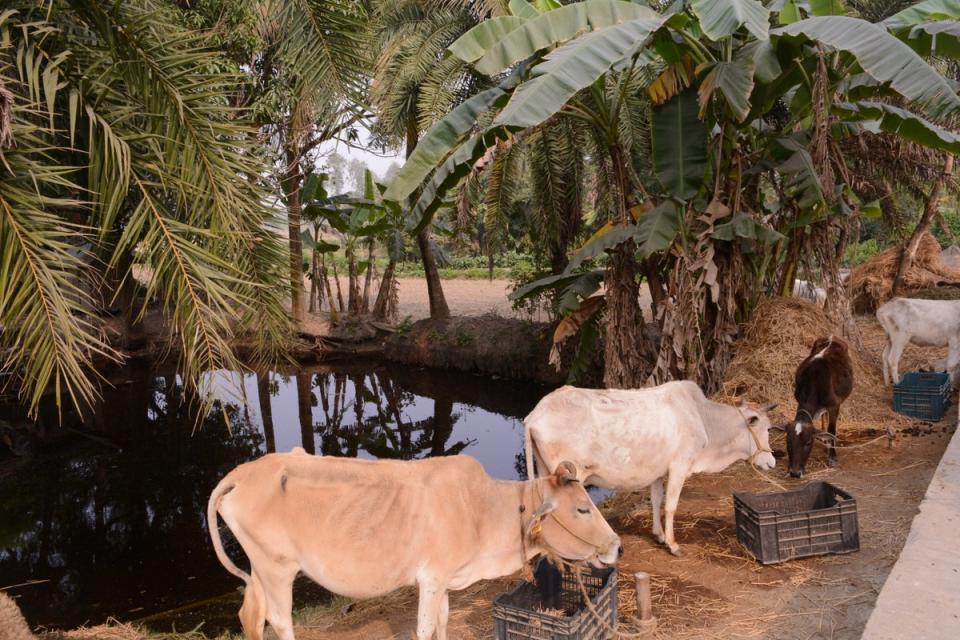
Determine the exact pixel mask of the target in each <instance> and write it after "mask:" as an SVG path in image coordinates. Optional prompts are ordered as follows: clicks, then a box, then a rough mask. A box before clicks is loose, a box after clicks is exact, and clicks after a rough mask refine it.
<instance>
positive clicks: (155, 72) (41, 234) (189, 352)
mask: <svg viewBox="0 0 960 640" xmlns="http://www.w3.org/2000/svg"><path fill="white" fill-rule="evenodd" d="M0 31H2V33H0V95H2V96H3V97H2V98H0V105H2V106H0V109H2V113H0V156H2V161H0V262H2V264H3V267H2V269H0V323H2V333H0V348H2V349H3V371H4V374H6V377H7V380H8V381H9V383H11V384H14V385H15V386H16V387H18V388H19V389H20V394H21V397H22V399H23V400H24V401H25V402H27V403H28V404H30V405H31V406H33V407H36V405H37V402H38V401H39V399H40V397H41V395H42V394H43V393H44V392H45V390H46V389H47V388H48V386H49V385H52V386H53V390H54V393H55V394H56V396H57V400H58V402H59V401H60V400H61V397H62V396H66V397H68V398H69V399H70V400H71V401H72V402H74V403H76V404H82V403H89V402H90V401H91V400H92V399H93V398H94V397H95V395H96V393H97V385H96V376H95V375H94V374H92V373H91V370H92V365H93V362H94V360H95V359H97V358H101V357H106V358H110V359H119V358H120V354H118V353H117V352H116V351H115V350H114V349H112V348H111V346H110V345H109V344H108V342H107V341H106V339H105V338H104V336H103V335H102V333H101V331H100V329H99V325H98V321H97V318H96V317H95V310H96V309H95V307H96V305H95V301H94V295H93V291H94V290H95V289H97V288H98V285H94V286H90V285H88V284H87V283H88V282H89V281H91V280H92V281H93V282H95V283H98V282H100V281H102V280H103V278H104V276H105V274H106V273H107V272H109V271H110V270H112V269H113V270H118V271H119V274H120V278H119V279H120V280H121V281H126V282H128V283H130V282H134V281H135V278H134V275H139V276H140V277H141V278H142V279H143V284H142V285H138V286H140V287H141V291H140V297H141V298H142V302H141V303H139V304H138V306H137V307H136V313H137V314H142V313H143V312H144V311H145V310H146V307H147V305H148V304H150V303H151V302H152V301H154V300H157V301H159V302H160V304H161V305H162V308H163V311H164V314H165V317H166V319H167V320H168V322H169V326H170V332H171V337H172V338H173V339H174V344H176V345H177V347H178V348H177V351H178V352H179V356H180V366H181V369H182V372H183V373H184V375H185V377H186V379H187V380H188V381H190V382H191V383H192V384H194V385H197V384H201V382H200V381H201V374H202V372H203V371H206V370H211V369H218V368H237V367H239V363H238V362H237V360H236V357H235V355H234V353H233V350H232V349H231V346H230V342H231V339H232V338H233V337H234V336H235V335H237V334H239V333H250V334H252V335H254V336H255V338H256V340H255V343H256V344H257V346H258V353H259V355H260V356H261V357H262V358H263V359H264V360H270V359H273V358H274V357H275V356H276V354H277V352H278V351H279V350H282V349H283V348H284V343H285V340H286V337H287V335H288V326H287V320H286V314H285V312H284V311H283V305H282V296H281V295H279V292H280V291H282V287H278V285H279V284H280V283H281V282H282V281H283V280H282V271H281V270H280V265H282V263H283V260H284V259H285V256H284V251H283V249H282V244H281V243H280V242H279V241H278V237H277V234H275V233H274V232H273V230H272V228H271V225H273V224H274V220H273V215H272V212H271V210H270V209H269V208H268V207H266V206H265V205H264V204H263V203H264V200H265V196H266V191H265V185H263V184H262V183H261V180H260V176H261V175H262V173H263V163H262V161H261V159H260V158H259V156H258V154H257V145H256V144H255V142H256V133H257V131H256V128H255V127H254V126H253V125H252V123H251V122H250V121H249V120H247V119H245V118H243V117H239V118H238V117H236V115H237V114H236V112H235V110H234V109H233V108H232V106H231V104H232V102H233V101H234V100H235V98H236V97H237V95H238V88H239V87H241V86H243V85H244V78H243V76H242V75H241V74H240V73H239V72H238V71H237V69H236V66H235V65H234V64H232V63H230V61H228V60H226V59H225V58H223V57H222V56H221V55H219V54H218V53H217V52H216V51H212V50H209V49H208V48H207V47H206V44H207V40H206V36H205V34H203V33H199V32H195V31H192V30H190V29H188V28H186V27H185V26H183V25H182V24H181V23H180V22H179V21H178V15H177V14H176V13H175V12H174V11H173V10H172V9H171V8H170V7H169V5H167V4H166V3H163V2H159V1H158V0H130V1H129V2H121V3H106V4H104V3H99V2H66V1H63V0H53V1H52V2H36V1H31V0H12V2H7V3H5V5H4V9H3V11H0ZM135 265H136V269H137V270H136V272H135V270H134V269H135ZM143 274H146V275H143ZM111 296H112V294H111ZM111 296H108V297H111Z"/></svg>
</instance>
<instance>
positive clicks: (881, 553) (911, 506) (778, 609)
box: [297, 405, 957, 640]
mask: <svg viewBox="0 0 960 640" xmlns="http://www.w3.org/2000/svg"><path fill="white" fill-rule="evenodd" d="M956 422H957V411H956V406H955V405H954V407H953V408H952V409H951V412H950V414H949V415H948V416H947V417H946V418H944V420H943V421H942V422H940V423H937V424H935V425H920V426H919V427H917V428H916V429H914V430H912V431H910V432H906V433H902V434H901V435H900V436H899V437H898V439H897V440H896V442H895V444H894V446H893V448H892V449H888V448H887V444H886V441H885V440H881V441H880V442H877V443H875V444H872V445H868V446H866V447H862V448H859V449H850V450H841V451H840V452H839V455H840V465H839V467H837V468H833V469H831V468H829V467H827V466H826V464H825V462H826V456H825V454H824V452H823V451H822V450H821V451H820V452H819V453H817V454H814V457H813V458H812V459H811V462H810V464H808V467H807V469H808V472H809V473H808V476H807V478H806V479H805V480H803V481H797V480H792V479H790V478H786V477H784V476H785V471H784V466H783V462H782V461H781V463H780V464H779V466H778V468H777V470H776V471H774V472H773V473H772V474H771V475H770V476H769V478H770V480H765V479H763V478H762V477H760V476H759V475H758V473H755V472H754V471H753V470H752V469H751V468H749V467H748V466H746V464H745V463H739V464H737V465H734V466H733V467H731V468H730V469H728V470H727V471H726V472H725V473H722V474H717V475H704V476H696V477H693V478H691V479H690V480H689V481H688V482H687V484H686V485H685V487H684V491H683V497H682V498H681V500H680V506H679V509H678V511H677V515H676V527H677V541H678V542H679V543H680V544H681V546H682V548H683V550H684V555H683V556H682V557H674V556H672V555H670V553H669V552H667V551H666V549H665V548H664V547H662V546H660V545H658V544H657V543H656V542H655V541H654V540H653V538H652V536H651V535H650V533H649V531H650V514H649V503H648V499H647V496H646V492H642V493H633V494H628V495H625V496H617V497H614V498H612V499H610V500H608V501H607V503H605V506H604V509H603V510H604V513H605V515H606V516H607V518H608V520H609V521H610V522H611V524H612V525H613V526H614V528H615V529H616V530H617V531H618V532H619V533H620V534H621V536H622V539H623V543H624V547H625V549H626V552H625V554H624V557H623V559H622V560H621V562H620V565H619V571H620V576H621V578H620V583H619V605H620V612H621V613H620V620H621V627H622V630H624V631H634V630H635V629H633V628H632V625H631V624H630V623H629V620H630V616H631V615H632V614H633V613H634V612H635V610H636V607H635V604H634V598H635V593H634V588H633V584H632V580H631V579H630V578H629V576H631V575H632V574H633V573H634V572H636V571H646V572H648V573H650V574H651V576H652V595H653V606H654V615H655V616H657V618H658V626H657V629H656V631H655V632H654V633H652V634H651V635H650V637H651V638H677V639H682V638H777V639H784V640H793V639H796V640H812V639H823V640H826V639H844V638H851V639H852V638H859V637H860V634H861V632H862V630H863V627H864V625H865V624H866V621H867V618H868V617H869V615H870V612H871V611H872V609H873V606H874V603H875V601H876V598H877V596H878V594H879V592H880V589H881V587H882V586H883V583H884V581H885V580H886V577H887V574H888V573H889V572H890V569H891V568H892V567H893V564H894V562H895V561H896V559H897V556H898V555H899V552H900V550H901V549H902V547H903V544H904V542H905V540H906V536H907V533H908V531H909V527H910V522H911V521H912V519H913V516H914V515H915V514H916V512H917V506H918V503H919V501H920V499H921V498H922V497H923V494H924V492H925V490H926V487H927V485H928V484H929V481H930V478H931V476H932V475H933V472H934V469H935V468H936V465H937V463H938V462H939V459H940V455H941V454H942V452H943V449H944V448H945V446H946V443H947V442H948V441H949V438H950V434H952V433H953V431H954V430H955V428H956V427H955V425H956ZM841 428H842V427H841ZM844 444H852V443H850V442H844ZM784 447H785V445H784V443H783V442H782V440H779V441H775V443H774V448H784ZM815 479H821V480H827V481H829V482H831V483H834V484H836V485H838V486H839V487H841V488H843V489H845V490H846V491H848V492H850V493H851V494H852V495H853V496H854V497H855V498H856V499H857V508H858V513H859V521H860V545H861V548H860V551H859V552H857V553H852V554H848V555H838V556H827V557H819V558H808V559H802V560H793V561H790V562H787V563H783V564H779V565H770V566H763V565H760V564H759V563H758V562H756V561H755V560H753V559H752V558H751V557H750V556H749V555H747V552H746V551H745V550H744V549H743V548H742V547H741V546H740V545H739V544H738V542H737V539H736V528H735V525H734V516H733V501H732V497H731V495H732V493H733V492H734V491H742V490H748V491H771V490H776V489H777V488H776V487H774V486H772V484H771V480H772V481H773V482H777V483H779V484H781V485H783V486H786V487H794V486H798V485H799V484H802V483H803V482H806V481H809V480H815ZM518 582H519V577H518V576H513V577H511V578H507V579H502V580H495V581H491V582H483V583H480V584H477V585H474V586H473V587H471V588H469V589H467V590H465V591H463V592H461V593H457V594H453V595H452V597H451V601H450V609H451V614H450V625H451V627H450V636H451V638H457V639H461V640H480V639H481V638H482V639H483V640H488V639H489V638H490V637H492V629H493V619H492V613H491V608H490V602H491V600H492V599H493V598H494V597H495V596H496V595H497V594H498V593H500V592H502V591H505V590H508V589H509V588H512V587H513V586H514V585H515V584H517V583H518ZM300 623H301V624H300V626H299V628H298V629H297V638H298V639H299V640H365V639H369V640H384V639H388V638H398V639H399V638H403V639H404V640H406V639H407V638H409V637H411V636H410V634H412V633H413V631H414V629H415V626H416V593H415V591H413V590H412V589H409V590H403V591H401V592H398V593H396V594H393V595H391V596H390V597H387V598H383V599H377V600H370V601H365V602H357V603H354V604H352V605H349V606H348V607H346V608H343V607H336V608H333V609H328V610H323V611H313V612H307V613H305V614H302V615H301V620H300Z"/></svg>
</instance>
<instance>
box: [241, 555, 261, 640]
mask: <svg viewBox="0 0 960 640" xmlns="http://www.w3.org/2000/svg"><path fill="white" fill-rule="evenodd" d="M266 619H267V601H266V598H265V597H264V594H263V585H262V584H260V577H259V576H258V575H257V572H256V571H253V570H251V572H250V580H249V581H248V582H247V586H246V587H245V588H244V590H243V605H241V607H240V626H241V627H242V628H243V635H244V637H245V638H246V639H247V640H263V623H264V622H265V621H266Z"/></svg>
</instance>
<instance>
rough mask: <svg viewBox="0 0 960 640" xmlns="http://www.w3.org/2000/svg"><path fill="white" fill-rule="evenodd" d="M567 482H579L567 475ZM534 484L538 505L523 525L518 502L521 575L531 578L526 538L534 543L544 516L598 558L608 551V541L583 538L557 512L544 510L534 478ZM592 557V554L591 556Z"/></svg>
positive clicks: (543, 501)
mask: <svg viewBox="0 0 960 640" xmlns="http://www.w3.org/2000/svg"><path fill="white" fill-rule="evenodd" d="M566 481H567V482H580V481H579V480H578V479H576V478H574V477H572V476H571V477H567V478H566ZM533 484H534V486H535V487H536V489H537V498H538V499H539V500H540V505H539V506H538V507H537V508H536V509H535V510H534V512H533V516H532V517H531V518H530V521H529V523H527V524H526V525H524V522H523V514H524V512H525V511H526V506H525V505H524V504H523V503H522V502H521V504H520V555H521V558H520V559H521V562H522V563H523V577H524V579H530V580H532V579H533V572H532V571H531V570H530V565H529V564H528V563H527V539H528V538H529V540H530V542H531V543H535V542H536V541H537V540H538V539H539V538H540V536H541V534H542V533H543V521H544V520H545V519H546V518H550V519H551V520H552V521H553V522H555V523H556V524H557V525H558V526H559V527H560V528H561V529H563V530H564V531H566V532H567V533H568V534H569V535H570V536H572V537H573V538H575V539H577V540H579V541H580V542H582V543H583V544H585V545H587V546H588V547H593V549H594V555H595V556H596V557H597V558H599V557H601V556H603V555H606V554H607V552H609V551H610V543H609V542H607V543H605V544H596V543H595V542H593V541H591V540H588V539H587V538H584V537H583V536H581V535H580V534H579V533H577V532H576V531H574V530H573V529H571V528H570V527H569V526H567V525H566V524H565V523H564V522H563V521H562V520H561V519H560V518H558V517H557V514H556V513H554V512H553V510H549V511H545V510H544V505H546V504H547V501H546V499H544V497H543V492H542V491H541V490H540V481H539V480H534V481H533ZM547 551H548V553H553V554H554V555H557V556H558V558H559V555H558V554H555V553H554V552H553V550H552V549H549V548H548V549H547ZM591 557H592V556H591Z"/></svg>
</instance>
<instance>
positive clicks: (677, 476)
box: [664, 469, 687, 556]
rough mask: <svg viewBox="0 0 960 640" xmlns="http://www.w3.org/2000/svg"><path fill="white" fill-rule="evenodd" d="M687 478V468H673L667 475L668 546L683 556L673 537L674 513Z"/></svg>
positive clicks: (665, 516) (676, 554) (665, 519)
mask: <svg viewBox="0 0 960 640" xmlns="http://www.w3.org/2000/svg"><path fill="white" fill-rule="evenodd" d="M686 480H687V473H686V469H684V470H683V471H682V472H681V470H679V469H671V470H670V474H669V475H668V476H667V492H666V501H665V503H664V511H665V514H664V523H665V525H666V541H667V546H668V547H669V548H670V553H672V554H673V555H675V556H681V555H683V552H682V551H681V550H680V545H678V544H677V541H676V540H675V539H674V537H673V514H675V513H676V512H677V503H678V502H680V492H681V491H682V490H683V483H684V482H686Z"/></svg>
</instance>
